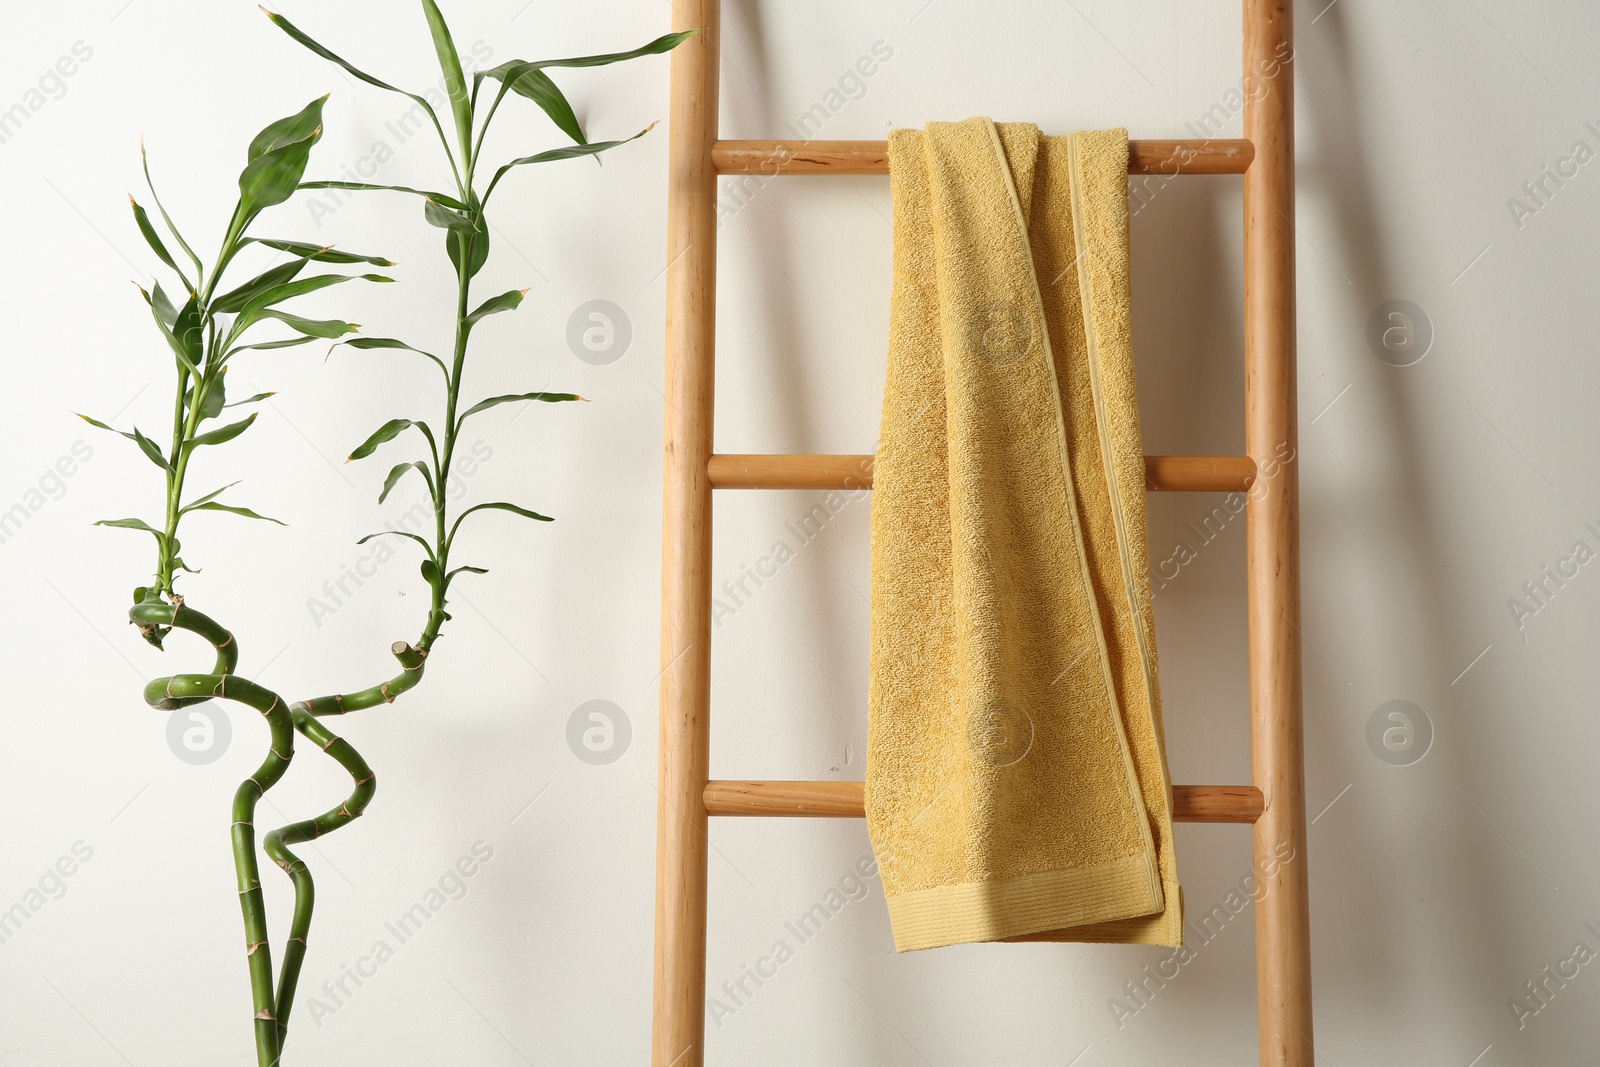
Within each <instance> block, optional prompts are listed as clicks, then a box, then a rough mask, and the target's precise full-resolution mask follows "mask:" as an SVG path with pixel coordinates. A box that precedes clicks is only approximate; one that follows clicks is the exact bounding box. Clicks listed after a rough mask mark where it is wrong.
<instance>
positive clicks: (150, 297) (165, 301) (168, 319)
mask: <svg viewBox="0 0 1600 1067" xmlns="http://www.w3.org/2000/svg"><path fill="white" fill-rule="evenodd" d="M139 291H140V292H144V290H143V289H141V290H139ZM145 299H146V300H147V301H148V302H149V304H150V306H151V307H152V308H154V309H155V310H156V314H157V315H159V316H160V318H161V321H162V322H164V323H166V324H167V325H168V326H171V325H173V324H174V323H176V322H177V321H178V309H177V308H176V307H174V306H173V304H172V300H171V298H169V297H168V296H167V294H166V293H165V292H163V291H162V289H161V283H160V282H156V284H155V286H154V288H153V289H152V291H151V292H150V293H148V294H147V295H146V297H145Z"/></svg>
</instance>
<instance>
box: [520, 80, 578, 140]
mask: <svg viewBox="0 0 1600 1067" xmlns="http://www.w3.org/2000/svg"><path fill="white" fill-rule="evenodd" d="M511 89H512V91H513V92H515V93H516V94H517V95H518V96H525V97H527V98H528V99H529V100H532V101H533V102H534V103H535V104H538V105H539V107H540V109H542V110H543V111H544V113H545V114H546V115H549V116H550V121H551V122H554V123H555V124H556V128H557V129H559V130H560V131H561V132H562V133H564V134H566V135H567V136H568V137H570V138H572V139H573V140H574V141H576V142H577V143H578V144H588V143H589V139H588V138H587V137H585V136H584V135H583V125H582V123H580V122H579V121H578V116H577V115H576V114H575V113H574V112H573V110H572V104H571V103H569V102H568V101H567V98H566V96H565V95H564V94H563V93H562V92H561V89H560V88H559V87H558V86H557V85H556V83H555V82H553V81H551V80H550V75H548V74H546V73H545V72H544V71H542V70H530V71H528V72H527V73H526V74H524V75H523V76H522V77H520V78H517V79H516V80H515V81H513V82H511Z"/></svg>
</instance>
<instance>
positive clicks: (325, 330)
mask: <svg viewBox="0 0 1600 1067" xmlns="http://www.w3.org/2000/svg"><path fill="white" fill-rule="evenodd" d="M245 319H248V320H249V321H250V322H252V323H253V322H258V321H260V320H261V319H277V320H278V321H279V322H281V323H283V324H284V325H286V326H289V327H290V328H292V329H295V330H299V331H300V332H301V333H303V334H309V335H310V336H312V337H320V338H322V339H323V340H325V341H328V340H332V339H333V338H335V337H343V336H344V335H345V334H347V333H355V332H356V331H357V330H359V329H360V328H361V327H360V325H359V324H357V323H354V322H341V321H339V320H338V319H304V318H301V317H300V316H299V315H291V314H289V313H288V312H287V311H279V310H278V309H276V308H252V309H251V310H250V312H249V314H247V315H244V316H241V321H243V320H245ZM237 331H238V328H237V327H235V332H237Z"/></svg>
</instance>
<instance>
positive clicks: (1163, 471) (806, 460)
mask: <svg viewBox="0 0 1600 1067" xmlns="http://www.w3.org/2000/svg"><path fill="white" fill-rule="evenodd" d="M706 474H707V475H708V476H709V477H710V479H711V487H712V488H713V489H870V488H872V457H871V456H815V455H783V454H776V455H750V454H743V455H741V454H733V453H728V454H722V455H714V456H712V457H711V461H710V462H709V463H708V464H707V465H706ZM1255 476H1256V465H1255V461H1254V460H1252V459H1251V458H1250V457H1249V456H1146V457H1144V487H1145V488H1146V489H1150V490H1156V491H1162V492H1179V493H1206V492H1213V493H1229V492H1243V491H1244V490H1246V489H1248V488H1249V487H1250V483H1251V482H1252V481H1254V480H1255Z"/></svg>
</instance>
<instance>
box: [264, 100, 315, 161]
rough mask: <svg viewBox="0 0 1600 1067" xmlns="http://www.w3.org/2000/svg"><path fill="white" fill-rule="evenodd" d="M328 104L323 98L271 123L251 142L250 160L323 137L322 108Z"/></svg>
mask: <svg viewBox="0 0 1600 1067" xmlns="http://www.w3.org/2000/svg"><path fill="white" fill-rule="evenodd" d="M327 102H328V97H327V96H323V97H322V98H320V99H318V100H313V101H311V103H309V104H307V105H306V106H305V108H304V109H303V110H301V111H300V112H298V113H296V114H293V115H290V116H289V117H287V118H282V119H279V120H277V121H276V122H273V123H269V124H268V125H267V127H266V128H265V129H263V130H262V131H261V132H260V133H258V134H256V135H255V138H254V139H253V140H252V141H251V142H250V152H249V159H250V160H251V161H254V160H257V159H260V158H261V157H262V156H264V155H266V154H267V153H269V152H274V151H276V150H277V149H279V148H282V147H284V146H285V145H291V144H299V143H300V142H301V141H311V140H315V139H316V138H318V137H320V136H321V135H322V106H323V105H324V104H326V103H327Z"/></svg>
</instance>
